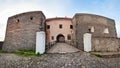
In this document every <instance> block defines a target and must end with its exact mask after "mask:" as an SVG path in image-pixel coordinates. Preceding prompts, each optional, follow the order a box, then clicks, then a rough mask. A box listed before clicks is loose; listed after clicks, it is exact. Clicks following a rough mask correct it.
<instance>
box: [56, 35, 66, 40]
mask: <svg viewBox="0 0 120 68" xmlns="http://www.w3.org/2000/svg"><path fill="white" fill-rule="evenodd" d="M56 39H57V42H65V36H64V35H63V34H59V35H57V38H56Z"/></svg>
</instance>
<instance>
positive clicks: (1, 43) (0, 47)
mask: <svg viewBox="0 0 120 68" xmlns="http://www.w3.org/2000/svg"><path fill="white" fill-rule="evenodd" d="M3 43H4V42H3V41H0V50H1V49H2V46H3Z"/></svg>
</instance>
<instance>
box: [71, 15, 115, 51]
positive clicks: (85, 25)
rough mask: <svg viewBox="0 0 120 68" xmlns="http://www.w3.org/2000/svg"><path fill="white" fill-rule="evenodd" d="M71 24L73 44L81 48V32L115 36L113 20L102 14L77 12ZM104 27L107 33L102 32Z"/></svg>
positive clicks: (100, 35)
mask: <svg viewBox="0 0 120 68" xmlns="http://www.w3.org/2000/svg"><path fill="white" fill-rule="evenodd" d="M73 26H74V28H73V45H77V48H79V49H81V50H83V48H84V46H83V45H84V44H83V34H85V33H87V32H90V33H92V36H97V37H117V34H116V28H115V22H114V20H112V19H109V18H106V17H103V16H98V15H93V14H80V13H78V14H76V15H75V16H74V17H73ZM106 28H107V29H108V31H109V33H104V30H105V29H106ZM91 30H92V31H93V32H91Z"/></svg>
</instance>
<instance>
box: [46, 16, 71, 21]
mask: <svg viewBox="0 0 120 68" xmlns="http://www.w3.org/2000/svg"><path fill="white" fill-rule="evenodd" d="M60 19H61V20H72V18H67V17H55V18H48V19H46V21H52V20H60Z"/></svg>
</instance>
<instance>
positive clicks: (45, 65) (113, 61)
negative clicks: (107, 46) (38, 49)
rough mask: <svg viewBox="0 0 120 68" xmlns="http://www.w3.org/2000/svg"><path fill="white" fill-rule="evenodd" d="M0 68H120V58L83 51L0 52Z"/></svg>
mask: <svg viewBox="0 0 120 68" xmlns="http://www.w3.org/2000/svg"><path fill="white" fill-rule="evenodd" d="M0 68H120V58H99V57H96V56H94V55H91V54H89V53H85V52H77V53H68V54H44V55H42V56H40V57H37V56H33V57H22V56H17V55H14V54H0Z"/></svg>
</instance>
